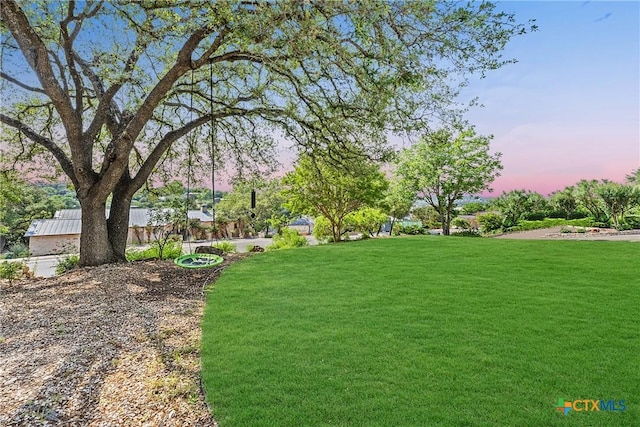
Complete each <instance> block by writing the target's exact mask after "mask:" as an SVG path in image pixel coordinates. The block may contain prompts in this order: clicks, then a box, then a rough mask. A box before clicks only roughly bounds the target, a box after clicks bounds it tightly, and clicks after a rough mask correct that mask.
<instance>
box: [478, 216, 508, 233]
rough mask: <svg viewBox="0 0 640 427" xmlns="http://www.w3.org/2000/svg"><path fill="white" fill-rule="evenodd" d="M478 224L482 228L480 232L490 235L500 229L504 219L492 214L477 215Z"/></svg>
mask: <svg viewBox="0 0 640 427" xmlns="http://www.w3.org/2000/svg"><path fill="white" fill-rule="evenodd" d="M477 218H478V223H479V224H480V225H481V226H482V231H484V232H485V233H491V232H492V231H497V230H500V229H502V221H503V220H504V218H503V217H502V215H498V214H496V213H493V212H488V213H486V214H481V215H478V217H477Z"/></svg>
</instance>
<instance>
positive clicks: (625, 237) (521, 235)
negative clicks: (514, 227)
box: [495, 227, 640, 242]
mask: <svg viewBox="0 0 640 427" xmlns="http://www.w3.org/2000/svg"><path fill="white" fill-rule="evenodd" d="M562 228H564V227H552V228H541V229H538V230H530V231H518V232H515V233H506V234H501V235H499V236H496V237H495V238H496V239H528V240H537V239H569V240H618V241H629V242H640V230H631V231H627V232H616V231H615V230H600V231H598V232H588V233H560V230H561V229H562Z"/></svg>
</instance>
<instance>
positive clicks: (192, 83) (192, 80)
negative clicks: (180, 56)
mask: <svg viewBox="0 0 640 427" xmlns="http://www.w3.org/2000/svg"><path fill="white" fill-rule="evenodd" d="M193 75H194V70H193V68H192V69H191V93H190V96H189V121H191V122H192V121H193V91H194V88H193V86H194V77H193ZM195 136H196V133H195V132H194V131H191V134H190V135H189V138H188V141H189V154H188V158H187V196H186V203H185V213H184V215H185V227H184V235H185V237H186V239H187V244H188V245H189V253H191V238H190V236H189V197H190V195H191V168H192V163H193V142H194V141H193V139H194V138H195Z"/></svg>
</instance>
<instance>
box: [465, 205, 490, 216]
mask: <svg viewBox="0 0 640 427" xmlns="http://www.w3.org/2000/svg"><path fill="white" fill-rule="evenodd" d="M484 209H486V205H485V204H484V203H483V202H469V203H467V204H465V205H464V206H462V213H463V214H465V215H473V214H474V213H477V212H481V211H483V210H484Z"/></svg>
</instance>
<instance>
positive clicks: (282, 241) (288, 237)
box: [267, 228, 308, 251]
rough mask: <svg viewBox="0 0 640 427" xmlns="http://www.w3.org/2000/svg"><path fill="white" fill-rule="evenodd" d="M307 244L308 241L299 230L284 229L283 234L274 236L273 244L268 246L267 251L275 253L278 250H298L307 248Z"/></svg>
mask: <svg viewBox="0 0 640 427" xmlns="http://www.w3.org/2000/svg"><path fill="white" fill-rule="evenodd" d="M307 244H308V243H307V239H305V238H304V236H301V235H300V233H298V231H297V230H292V229H290V228H283V229H282V234H276V235H275V236H273V243H272V244H271V245H269V246H267V250H268V251H273V250H278V249H291V248H298V247H301V246H307Z"/></svg>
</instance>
